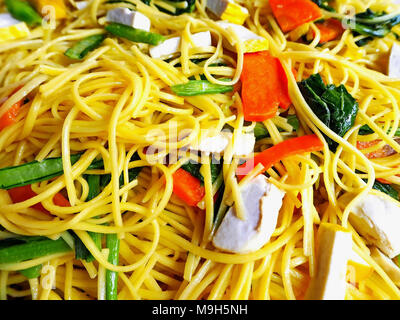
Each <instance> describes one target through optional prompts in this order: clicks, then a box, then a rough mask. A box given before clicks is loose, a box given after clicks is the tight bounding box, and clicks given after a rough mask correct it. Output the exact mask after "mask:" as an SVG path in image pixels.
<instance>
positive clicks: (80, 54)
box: [65, 34, 106, 60]
mask: <svg viewBox="0 0 400 320" xmlns="http://www.w3.org/2000/svg"><path fill="white" fill-rule="evenodd" d="M105 38H106V36H105V35H104V34H95V35H93V36H89V37H86V38H84V39H82V40H81V41H78V42H77V43H76V44H75V45H74V46H73V47H71V48H69V49H68V50H67V51H65V55H66V56H67V57H68V58H70V59H76V60H80V59H83V58H84V57H85V56H86V55H87V54H88V53H89V52H90V51H92V50H94V49H96V48H98V47H99V46H100V45H101V43H102V42H103V41H104V39H105Z"/></svg>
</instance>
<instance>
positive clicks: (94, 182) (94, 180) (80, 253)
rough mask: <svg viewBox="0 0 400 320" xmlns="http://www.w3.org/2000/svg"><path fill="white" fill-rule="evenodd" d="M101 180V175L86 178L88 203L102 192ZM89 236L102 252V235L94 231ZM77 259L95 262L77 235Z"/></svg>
mask: <svg viewBox="0 0 400 320" xmlns="http://www.w3.org/2000/svg"><path fill="white" fill-rule="evenodd" d="M100 178H101V177H100V176H99V175H88V176H86V180H87V182H88V185H89V193H88V196H87V198H86V201H90V200H92V199H94V198H95V197H97V195H99V194H100V192H101V188H100ZM88 234H89V235H90V237H91V238H92V239H93V241H94V243H95V244H96V247H97V248H98V249H99V250H101V238H102V234H101V233H97V232H92V231H89V232H88ZM75 257H76V258H77V259H84V260H86V261H87V262H92V261H94V260H95V258H94V257H93V255H92V254H91V253H90V251H89V250H88V249H87V248H86V246H85V245H84V244H83V242H82V241H81V240H80V239H79V237H78V236H76V235H75Z"/></svg>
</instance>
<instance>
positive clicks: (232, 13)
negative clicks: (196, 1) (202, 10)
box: [206, 0, 249, 25]
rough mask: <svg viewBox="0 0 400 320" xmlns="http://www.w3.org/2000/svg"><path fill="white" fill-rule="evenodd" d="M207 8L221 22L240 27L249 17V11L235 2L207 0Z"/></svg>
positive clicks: (230, 0)
mask: <svg viewBox="0 0 400 320" xmlns="http://www.w3.org/2000/svg"><path fill="white" fill-rule="evenodd" d="M206 7H207V9H209V10H210V11H211V12H212V13H214V14H215V15H216V16H217V17H218V18H220V19H221V20H226V21H229V22H232V23H236V24H240V25H242V24H243V23H244V22H245V21H246V19H247V17H248V16H249V11H248V10H247V9H246V8H244V7H242V6H240V5H238V4H237V3H235V2H234V1H233V0H207V4H206Z"/></svg>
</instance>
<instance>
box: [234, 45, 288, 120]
mask: <svg viewBox="0 0 400 320" xmlns="http://www.w3.org/2000/svg"><path fill="white" fill-rule="evenodd" d="M241 82H242V90H241V93H242V102H243V113H244V119H245V120H246V121H256V122H260V121H265V120H267V119H270V118H273V117H275V115H276V112H277V111H278V107H279V106H281V107H282V108H285V109H286V108H288V107H289V106H290V105H291V100H290V97H289V90H288V80H287V76H286V73H285V71H284V69H283V67H282V64H281V62H280V61H279V59H278V58H276V57H273V56H271V54H270V53H269V52H268V51H259V52H254V53H246V54H245V55H244V61H243V71H242V74H241Z"/></svg>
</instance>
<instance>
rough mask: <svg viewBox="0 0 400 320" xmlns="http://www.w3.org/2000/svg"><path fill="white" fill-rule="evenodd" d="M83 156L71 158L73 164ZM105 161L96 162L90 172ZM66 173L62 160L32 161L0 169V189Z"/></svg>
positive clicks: (20, 185)
mask: <svg viewBox="0 0 400 320" xmlns="http://www.w3.org/2000/svg"><path fill="white" fill-rule="evenodd" d="M81 156H82V154H74V155H72V156H71V164H72V165H73V164H74V163H75V162H77V161H78V160H79V159H80V157H81ZM103 165H104V164H103V160H94V161H93V162H92V163H91V165H90V166H89V167H88V170H93V169H100V168H102V167H103ZM63 173H64V168H63V163H62V158H61V157H59V158H48V159H45V160H43V161H32V162H29V163H25V164H22V165H19V166H15V167H7V168H3V169H0V189H6V190H8V189H12V188H16V187H22V186H26V185H29V184H33V183H36V182H41V181H47V180H50V179H52V178H54V177H58V176H61V175H62V174H63Z"/></svg>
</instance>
